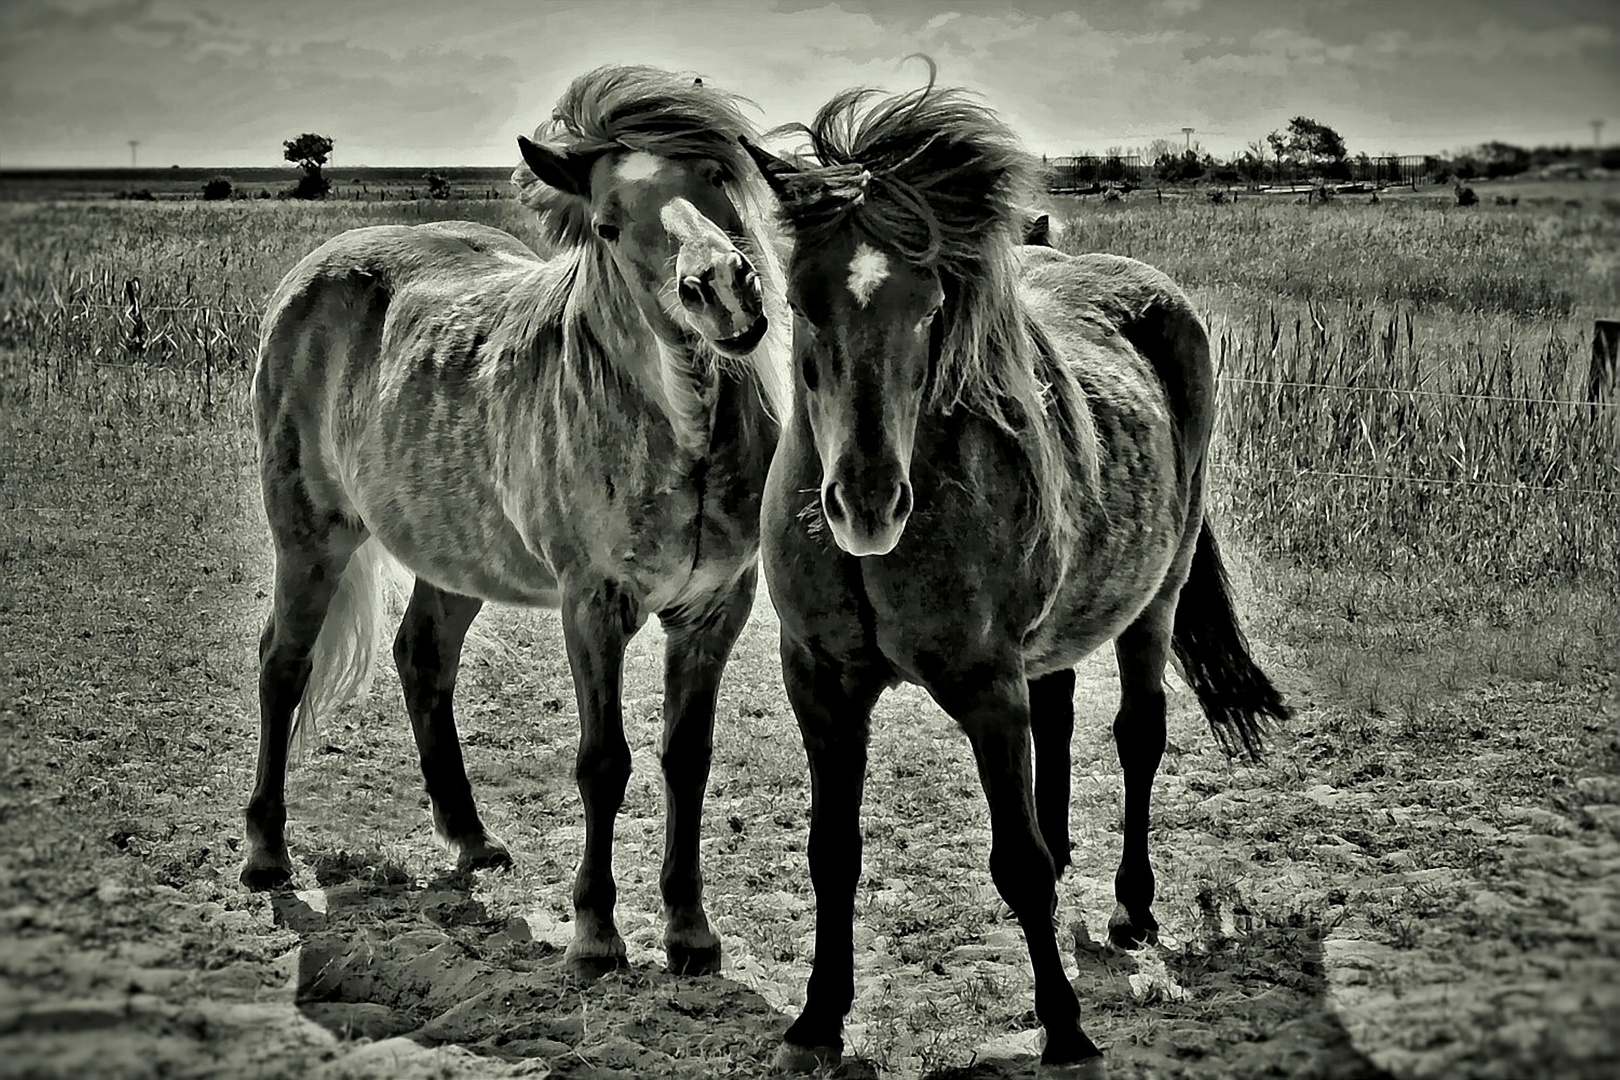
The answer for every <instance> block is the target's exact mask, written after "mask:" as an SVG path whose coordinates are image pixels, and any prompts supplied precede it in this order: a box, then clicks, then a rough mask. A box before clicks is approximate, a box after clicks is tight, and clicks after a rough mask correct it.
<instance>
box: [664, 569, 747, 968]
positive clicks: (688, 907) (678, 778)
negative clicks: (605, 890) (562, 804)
mask: <svg viewBox="0 0 1620 1080" xmlns="http://www.w3.org/2000/svg"><path fill="white" fill-rule="evenodd" d="M757 577H758V571H757V570H754V569H749V570H748V572H747V573H745V574H744V575H743V576H742V578H741V579H739V581H738V582H737V584H736V585H735V586H734V587H733V588H732V591H731V592H730V594H729V595H727V596H725V597H723V598H722V599H720V600H719V601H718V602H717V603H716V604H715V605H714V606H712V607H710V608H708V609H707V610H704V611H702V612H701V613H699V614H698V615H697V616H696V618H693V619H690V620H688V619H671V620H669V621H667V622H666V623H665V629H666V630H667V631H668V633H669V639H668V645H667V647H666V649H665V652H664V746H663V767H664V866H663V871H662V873H661V874H660V875H659V885H660V886H661V887H662V889H663V894H664V951H665V953H666V954H667V955H668V957H669V969H670V970H671V971H673V972H675V973H677V974H687V975H709V974H713V973H714V972H717V971H719V970H720V939H719V937H717V936H716V935H715V933H714V931H713V930H711V929H710V928H709V919H708V916H707V915H705V914H704V911H703V868H702V866H701V865H700V863H699V859H698V839H699V833H700V831H701V826H702V822H703V794H704V791H705V790H706V788H707V787H708V783H709V762H710V759H711V757H712V756H713V753H714V710H715V701H716V699H717V698H718V696H719V693H720V676H721V673H722V672H723V671H724V670H725V667H726V660H727V658H728V657H729V656H730V655H731V647H732V645H734V644H735V643H736V641H737V635H739V634H741V633H742V628H743V625H744V624H745V623H747V621H748V613H749V611H750V610H751V609H752V608H753V604H754V587H755V582H756V580H757Z"/></svg>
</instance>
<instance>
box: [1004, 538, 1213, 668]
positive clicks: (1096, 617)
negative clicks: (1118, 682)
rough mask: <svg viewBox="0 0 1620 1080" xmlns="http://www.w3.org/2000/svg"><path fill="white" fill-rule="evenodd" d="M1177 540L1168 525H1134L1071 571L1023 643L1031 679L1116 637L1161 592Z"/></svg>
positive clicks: (1073, 662) (1081, 657) (1070, 663)
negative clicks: (1079, 568) (1078, 571)
mask: <svg viewBox="0 0 1620 1080" xmlns="http://www.w3.org/2000/svg"><path fill="white" fill-rule="evenodd" d="M1180 543H1181V537H1180V535H1179V533H1178V531H1177V530H1176V529H1174V528H1172V527H1171V525H1170V523H1168V522H1162V523H1159V522H1156V523H1153V524H1138V525H1136V526H1135V527H1134V528H1133V529H1131V530H1130V535H1129V536H1128V537H1119V538H1117V539H1115V540H1114V541H1113V542H1112V543H1110V544H1109V545H1108V546H1107V548H1106V549H1105V550H1104V551H1102V552H1099V553H1097V555H1096V556H1094V557H1092V558H1090V559H1087V560H1086V561H1085V563H1084V573H1083V575H1079V574H1076V573H1074V572H1072V571H1071V574H1070V577H1069V579H1068V580H1067V581H1066V582H1065V583H1064V585H1063V587H1062V588H1061V589H1060V590H1059V593H1058V597H1057V600H1056V602H1055V603H1054V604H1053V606H1052V610H1051V612H1050V613H1049V614H1048V615H1047V617H1046V618H1045V619H1043V620H1042V621H1041V622H1040V624H1038V625H1037V626H1036V627H1035V628H1034V629H1033V630H1031V631H1030V633H1029V634H1028V635H1027V636H1026V637H1025V639H1024V648H1023V654H1024V667H1025V670H1026V671H1027V672H1028V673H1029V676H1030V677H1031V678H1036V677H1039V676H1041V675H1045V674H1047V673H1049V672H1053V671H1058V670H1061V669H1063V668H1071V667H1074V666H1075V665H1076V664H1078V663H1079V662H1080V661H1081V660H1084V659H1085V658H1086V657H1087V656H1089V655H1091V654H1092V653H1093V652H1095V651H1096V650H1097V649H1099V648H1100V647H1102V646H1103V645H1106V644H1107V643H1108V642H1110V641H1112V640H1113V639H1114V638H1116V637H1118V636H1119V635H1120V634H1121V633H1122V632H1123V631H1124V630H1125V629H1126V628H1127V627H1128V626H1130V625H1131V623H1133V622H1135V621H1136V617H1137V616H1138V615H1140V614H1141V613H1142V611H1143V609H1145V608H1146V607H1147V606H1148V604H1150V603H1151V602H1152V601H1153V599H1154V597H1156V596H1158V594H1159V592H1160V590H1161V589H1163V588H1164V581H1165V577H1166V575H1168V574H1169V572H1170V568H1171V566H1172V565H1173V564H1174V562H1175V557H1176V551H1177V550H1178V548H1179V547H1180Z"/></svg>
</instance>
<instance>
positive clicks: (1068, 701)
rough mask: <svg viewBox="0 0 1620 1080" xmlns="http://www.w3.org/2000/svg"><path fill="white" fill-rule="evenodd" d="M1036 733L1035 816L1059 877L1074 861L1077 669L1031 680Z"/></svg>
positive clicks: (1031, 713)
mask: <svg viewBox="0 0 1620 1080" xmlns="http://www.w3.org/2000/svg"><path fill="white" fill-rule="evenodd" d="M1029 723H1030V728H1031V730H1032V731H1033V734H1034V737H1035V816H1036V818H1037V819H1038V820H1039V821H1040V825H1041V838H1042V839H1044V840H1045V841H1046V849H1047V850H1048V851H1049V852H1051V854H1052V865H1053V868H1054V869H1056V870H1057V874H1058V877H1062V876H1063V870H1064V868H1065V867H1067V866H1068V865H1069V863H1070V862H1071V861H1072V858H1071V855H1070V850H1069V848H1070V845H1069V743H1070V741H1071V740H1072V738H1073V736H1074V669H1073V668H1065V669H1064V670H1062V671H1054V672H1052V673H1051V674H1049V675H1042V676H1041V677H1040V678H1038V679H1031V680H1030V681H1029Z"/></svg>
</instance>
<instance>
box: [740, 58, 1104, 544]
mask: <svg viewBox="0 0 1620 1080" xmlns="http://www.w3.org/2000/svg"><path fill="white" fill-rule="evenodd" d="M923 59H924V60H926V61H927V62H928V68H929V78H928V84H927V85H926V86H924V87H922V88H921V89H918V90H912V91H909V92H907V93H903V94H897V95H893V96H883V95H881V94H880V92H879V91H876V90H872V89H855V90H846V91H844V92H842V93H840V94H838V95H837V96H835V97H834V98H833V99H832V100H830V101H828V102H827V104H825V105H823V106H822V107H821V109H820V110H819V111H818V112H817V114H816V117H815V120H814V121H813V122H812V123H810V124H808V125H805V124H790V125H786V126H784V127H781V128H777V129H776V130H775V131H774V132H772V134H773V135H775V134H792V133H798V134H802V135H804V136H806V137H807V138H808V140H809V147H810V149H809V156H808V158H806V159H803V160H801V164H802V165H803V166H805V167H804V168H802V169H801V171H800V172H798V173H797V174H791V175H785V176H781V177H779V178H778V182H779V183H780V184H781V185H782V187H783V191H782V198H781V206H782V212H783V215H784V216H785V217H786V219H787V221H788V223H789V225H790V226H791V227H792V231H793V233H794V235H795V237H796V238H797V240H798V242H799V243H804V244H809V245H812V246H813V245H815V244H816V243H818V242H819V241H820V240H822V239H825V238H826V237H828V236H829V235H831V234H832V233H833V232H836V231H838V230H840V229H843V228H847V227H851V226H852V227H853V228H855V229H856V230H858V231H859V232H861V233H863V234H864V235H865V236H867V237H868V238H870V239H871V240H872V241H874V242H875V243H877V244H879V245H881V246H883V247H886V248H888V249H890V250H893V251H896V252H898V253H899V254H900V255H901V256H902V257H904V258H905V259H907V260H908V261H909V262H911V263H913V264H916V265H920V266H926V267H929V268H932V269H934V270H935V271H936V272H937V273H938V274H939V278H940V284H941V286H942V288H943V290H944V293H945V304H944V307H943V309H942V312H941V315H942V318H943V320H944V327H943V334H942V337H943V344H942V347H941V349H940V354H939V356H938V357H937V358H936V360H935V368H934V373H933V377H932V381H931V384H930V391H929V400H928V402H927V405H928V407H929V408H932V409H934V410H937V411H939V412H943V413H947V414H948V413H950V412H952V411H953V410H955V409H956V408H958V407H963V408H966V409H968V410H970V411H971V412H973V413H975V414H977V415H979V416H982V417H984V418H985V419H987V420H989V421H991V422H992V423H994V424H996V425H997V426H999V427H1001V428H1002V429H1004V430H1006V431H1008V432H1011V433H1013V434H1014V435H1016V436H1017V437H1018V439H1019V441H1020V443H1021V444H1022V445H1023V447H1024V449H1025V451H1026V453H1027V454H1028V456H1029V458H1030V464H1031V467H1032V468H1033V471H1034V477H1033V480H1034V496H1035V501H1036V503H1037V509H1036V517H1037V521H1036V525H1037V529H1038V530H1039V531H1040V532H1041V533H1043V534H1045V535H1046V536H1048V537H1049V538H1051V539H1053V540H1057V541H1061V540H1062V539H1063V537H1064V536H1065V534H1066V533H1067V532H1068V531H1069V530H1070V528H1071V524H1070V522H1071V520H1072V515H1071V514H1069V513H1066V512H1065V505H1066V503H1067V499H1066V498H1065V495H1066V492H1067V490H1068V489H1069V488H1070V481H1071V479H1073V478H1074V474H1073V473H1072V472H1071V470H1072V469H1073V468H1074V467H1075V466H1076V465H1077V466H1078V479H1079V481H1080V486H1081V489H1082V491H1083V492H1085V493H1087V494H1092V493H1094V492H1095V491H1096V482H1097V473H1098V461H1097V454H1098V450H1097V436H1096V427H1095V422H1094V420H1093V418H1092V415H1091V410H1090V408H1089V407H1088V406H1087V404H1086V402H1085V400H1084V397H1083V394H1082V393H1081V391H1080V389H1079V387H1078V386H1077V385H1076V383H1075V381H1074V379H1073V377H1072V376H1071V375H1070V374H1069V372H1068V371H1067V370H1066V369H1065V368H1064V366H1063V361H1062V358H1061V357H1060V356H1058V355H1057V353H1056V350H1055V349H1053V348H1052V347H1051V344H1050V343H1049V342H1048V341H1047V340H1046V337H1045V334H1044V333H1043V332H1042V331H1041V329H1040V328H1039V327H1038V326H1037V325H1036V324H1035V323H1034V321H1033V320H1032V319H1031V317H1030V315H1029V314H1028V312H1027V311H1026V310H1025V306H1024V304H1023V302H1022V301H1021V300H1020V299H1019V295H1018V289H1019V279H1020V275H1019V255H1018V249H1019V247H1020V246H1021V245H1022V243H1023V239H1024V229H1025V221H1024V210H1023V208H1024V207H1025V206H1028V205H1030V202H1031V195H1032V193H1033V192H1034V190H1035V183H1036V179H1037V177H1038V175H1039V173H1038V168H1037V165H1036V162H1035V159H1034V158H1033V157H1032V156H1031V155H1030V154H1029V153H1028V151H1026V150H1024V149H1023V147H1022V146H1021V145H1020V144H1019V142H1018V139H1017V137H1016V136H1015V135H1014V134H1013V133H1012V131H1011V130H1010V129H1009V128H1008V127H1007V126H1006V125H1005V124H1003V123H1002V122H1001V120H1000V119H999V118H998V117H997V116H996V115H995V114H994V113H993V112H991V111H990V110H989V109H988V108H986V107H985V106H984V105H982V104H980V103H979V102H977V101H976V100H974V99H973V98H972V97H971V96H970V95H969V94H968V93H967V92H965V91H962V90H956V89H938V88H936V87H935V85H934V75H935V68H934V64H933V61H932V60H928V58H927V57H923ZM1066 448H1067V450H1066ZM1066 548H1067V545H1066V544H1061V543H1060V544H1059V549H1060V550H1065V549H1066Z"/></svg>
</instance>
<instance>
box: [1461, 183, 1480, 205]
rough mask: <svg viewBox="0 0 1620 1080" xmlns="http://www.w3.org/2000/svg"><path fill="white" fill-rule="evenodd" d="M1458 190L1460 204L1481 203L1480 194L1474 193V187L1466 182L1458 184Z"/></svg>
mask: <svg viewBox="0 0 1620 1080" xmlns="http://www.w3.org/2000/svg"><path fill="white" fill-rule="evenodd" d="M1456 192H1457V205H1458V206H1477V205H1478V204H1479V196H1478V195H1475V194H1474V189H1473V188H1471V187H1468V186H1467V185H1465V184H1458V185H1457V187H1456Z"/></svg>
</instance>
